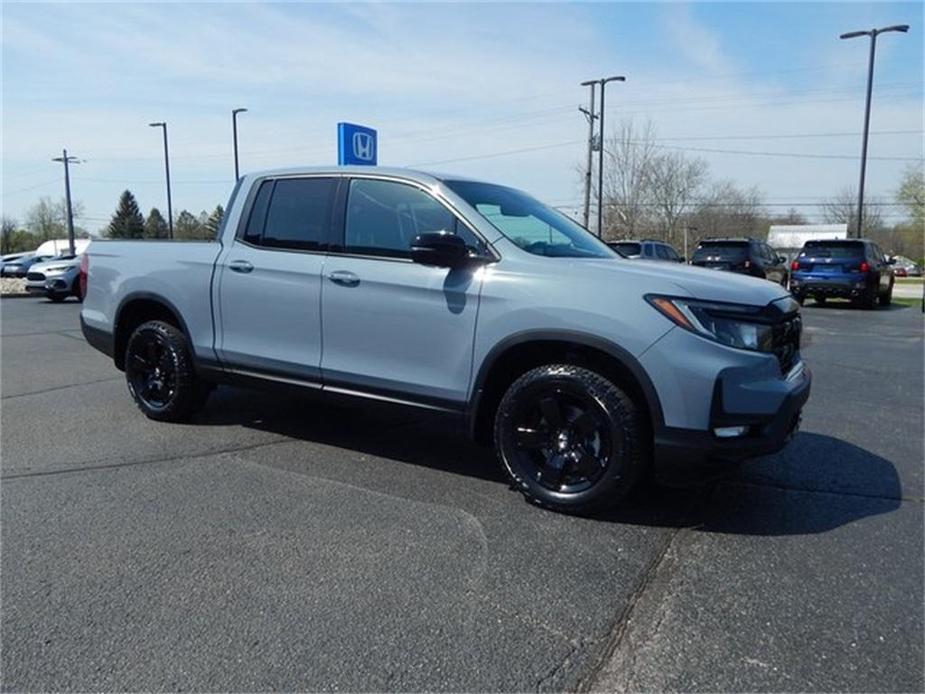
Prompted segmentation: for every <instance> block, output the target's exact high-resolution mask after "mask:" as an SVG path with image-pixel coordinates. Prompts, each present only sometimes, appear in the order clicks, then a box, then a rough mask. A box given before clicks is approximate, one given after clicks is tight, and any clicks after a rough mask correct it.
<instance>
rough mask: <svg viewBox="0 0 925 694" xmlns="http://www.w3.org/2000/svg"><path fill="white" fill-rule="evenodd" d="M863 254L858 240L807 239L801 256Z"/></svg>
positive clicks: (852, 255)
mask: <svg viewBox="0 0 925 694" xmlns="http://www.w3.org/2000/svg"><path fill="white" fill-rule="evenodd" d="M862 255H864V244H863V243H861V242H860V241H807V242H806V245H805V246H804V247H803V250H802V252H801V253H800V257H801V258H858V257H860V256H862Z"/></svg>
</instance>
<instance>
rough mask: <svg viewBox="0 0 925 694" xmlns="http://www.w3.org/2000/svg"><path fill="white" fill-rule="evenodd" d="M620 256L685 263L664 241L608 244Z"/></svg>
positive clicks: (614, 242) (645, 240) (615, 242)
mask: <svg viewBox="0 0 925 694" xmlns="http://www.w3.org/2000/svg"><path fill="white" fill-rule="evenodd" d="M607 245H608V246H610V247H611V248H612V249H614V250H615V251H616V252H617V253H619V254H620V255H622V256H624V257H626V258H630V259H632V260H667V261H668V262H673V263H683V262H684V258H682V257H681V256H680V255H678V252H677V251H676V250H675V249H674V248H672V247H671V246H670V245H669V244H667V243H665V242H664V241H653V240H650V239H643V240H642V241H609V242H608V243H607Z"/></svg>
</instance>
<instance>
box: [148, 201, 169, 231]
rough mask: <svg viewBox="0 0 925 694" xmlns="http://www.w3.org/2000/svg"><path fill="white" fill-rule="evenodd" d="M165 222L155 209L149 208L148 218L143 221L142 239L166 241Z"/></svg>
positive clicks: (167, 229) (159, 212)
mask: <svg viewBox="0 0 925 694" xmlns="http://www.w3.org/2000/svg"><path fill="white" fill-rule="evenodd" d="M169 231H170V230H169V228H168V227H167V220H166V219H164V215H162V214H161V211H160V210H159V209H157V208H156V207H152V208H151V212H150V213H148V218H147V219H146V220H145V230H144V237H145V238H146V239H166V238H167V236H168V233H169Z"/></svg>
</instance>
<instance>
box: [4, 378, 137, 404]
mask: <svg viewBox="0 0 925 694" xmlns="http://www.w3.org/2000/svg"><path fill="white" fill-rule="evenodd" d="M121 380H122V376H108V377H107V378H98V379H96V380H94V381H84V382H83V383H70V384H68V385H66V386H52V387H51V388H43V389H42V390H32V391H29V392H28V393H16V394H15V395H4V396H3V398H2V399H3V400H13V399H15V398H25V397H28V396H30V395H43V394H44V393H54V392H55V391H58V390H67V389H69V388H80V387H81V386H92V385H95V384H97V383H109V382H110V381H121Z"/></svg>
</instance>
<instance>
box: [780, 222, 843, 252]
mask: <svg viewBox="0 0 925 694" xmlns="http://www.w3.org/2000/svg"><path fill="white" fill-rule="evenodd" d="M846 238H848V225H847V224H773V225H771V229H770V230H769V231H768V245H769V246H770V247H771V248H773V249H774V250H775V251H777V252H778V253H780V254H781V255H785V256H787V260H793V259H794V257H796V255H797V253H799V252H800V249H801V248H803V244H804V243H806V242H807V241H822V240H825V239H846Z"/></svg>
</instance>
